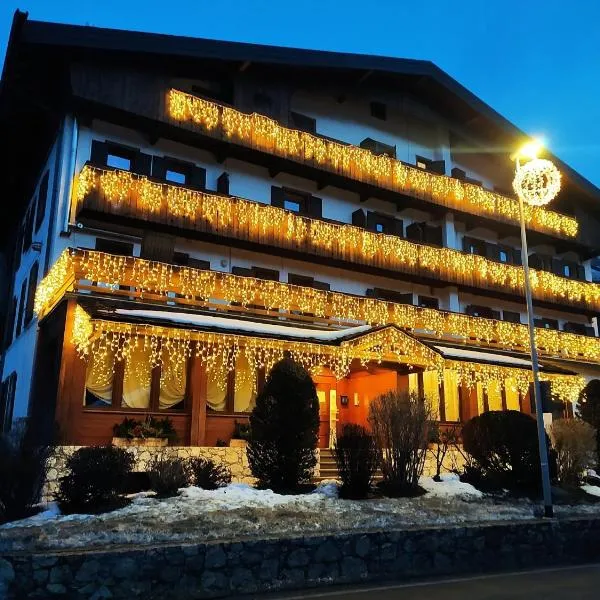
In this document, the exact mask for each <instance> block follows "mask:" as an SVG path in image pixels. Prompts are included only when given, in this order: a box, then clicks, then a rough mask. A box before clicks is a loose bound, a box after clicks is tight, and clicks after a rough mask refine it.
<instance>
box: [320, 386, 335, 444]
mask: <svg viewBox="0 0 600 600" xmlns="http://www.w3.org/2000/svg"><path fill="white" fill-rule="evenodd" d="M314 382H315V386H316V388H317V398H319V448H329V447H330V445H331V436H332V435H335V424H336V420H337V405H336V402H337V393H336V382H335V378H334V377H328V376H316V377H315V378H314Z"/></svg>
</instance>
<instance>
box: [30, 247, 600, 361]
mask: <svg viewBox="0 0 600 600" xmlns="http://www.w3.org/2000/svg"><path fill="white" fill-rule="evenodd" d="M91 282H97V283H96V284H95V291H96V292H97V293H102V294H107V293H109V294H110V293H113V292H114V293H117V292H118V291H119V290H120V287H121V286H125V287H126V288H128V294H131V293H136V294H137V295H139V297H140V298H141V299H142V300H144V299H147V300H148V301H159V302H170V303H177V302H181V303H182V304H185V305H188V306H198V307H205V306H207V305H208V304H209V303H210V302H211V301H213V302H214V301H220V302H223V301H225V304H222V303H221V304H220V307H221V308H222V309H224V310H226V309H227V307H228V306H229V304H230V303H234V302H235V303H237V304H239V305H240V306H241V307H248V306H249V305H257V306H264V307H265V309H266V310H269V311H276V312H275V313H274V315H276V316H278V317H282V316H287V317H289V318H290V319H293V318H294V315H293V314H291V313H292V311H300V312H302V313H308V314H312V315H315V317H317V318H326V319H330V320H331V321H332V322H333V323H334V324H335V323H336V322H338V323H340V324H348V323H368V324H370V325H387V324H394V325H397V326H398V327H401V328H403V329H409V330H412V331H417V332H418V333H421V334H423V333H425V334H428V335H431V336H437V337H440V338H441V337H443V336H452V337H453V339H454V341H457V340H460V339H462V340H465V341H467V342H469V341H470V339H471V338H472V339H473V343H481V344H486V345H490V344H494V345H499V346H501V347H503V348H506V349H513V350H518V351H526V352H527V351H529V334H528V330H527V326H526V325H521V324H517V323H509V322H507V321H496V320H494V319H486V318H483V317H472V316H470V315H465V314H461V313H449V312H444V311H440V310H436V309H432V308H421V307H417V306H412V305H409V304H395V303H393V302H387V301H384V300H377V299H375V298H366V297H361V296H351V295H348V294H343V293H341V292H331V291H324V290H318V289H315V288H310V287H302V286H296V285H291V284H288V283H283V282H279V281H268V280H261V279H255V278H253V277H240V276H236V275H231V274H229V273H223V272H220V271H206V270H201V269H193V268H190V267H179V266H173V265H169V264H165V263H157V262H152V261H147V260H144V259H141V258H134V257H125V256H115V255H111V254H104V253H102V252H97V251H93V250H92V251H89V250H76V249H70V250H65V252H64V253H63V254H62V255H61V256H60V258H59V260H58V261H57V262H56V263H55V264H54V266H53V267H52V268H51V269H50V271H49V273H48V275H47V276H46V277H45V278H44V279H43V280H42V281H41V282H40V284H39V286H38V289H37V292H36V296H35V311H36V314H37V315H38V316H40V315H43V314H45V313H46V312H48V311H49V310H50V308H51V307H52V306H53V304H54V303H55V301H56V300H58V296H59V293H60V291H61V290H67V289H68V290H74V291H77V290H79V289H81V288H82V287H83V288H86V287H87V286H90V285H91ZM212 306H214V304H213V305H212ZM217 307H218V306H217ZM536 340H537V343H538V350H539V351H540V353H541V354H542V355H544V356H552V357H558V358H572V359H578V360H582V361H586V362H593V363H600V339H599V338H596V337H588V336H584V335H577V334H574V333H569V332H566V331H556V330H553V329H543V328H537V329H536Z"/></svg>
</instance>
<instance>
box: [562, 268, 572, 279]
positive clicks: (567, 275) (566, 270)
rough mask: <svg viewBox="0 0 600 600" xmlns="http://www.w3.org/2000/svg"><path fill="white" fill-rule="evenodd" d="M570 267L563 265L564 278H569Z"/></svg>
mask: <svg viewBox="0 0 600 600" xmlns="http://www.w3.org/2000/svg"><path fill="white" fill-rule="evenodd" d="M571 273H572V271H571V266H570V265H563V275H564V276H565V277H571Z"/></svg>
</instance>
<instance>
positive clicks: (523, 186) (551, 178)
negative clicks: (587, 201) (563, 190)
mask: <svg viewBox="0 0 600 600" xmlns="http://www.w3.org/2000/svg"><path fill="white" fill-rule="evenodd" d="M513 189H514V190H515V193H516V194H517V195H518V196H521V198H523V202H526V203H527V204H531V205H533V206H544V205H545V204H548V202H550V201H551V200H552V199H554V198H556V196H557V194H558V192H559V191H560V171H559V170H558V169H557V168H556V167H555V166H554V165H553V164H552V163H551V162H550V161H549V160H546V159H543V158H534V159H533V160H530V161H528V162H526V163H525V164H524V165H519V166H518V168H517V172H516V174H515V178H514V181H513Z"/></svg>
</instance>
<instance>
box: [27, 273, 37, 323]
mask: <svg viewBox="0 0 600 600" xmlns="http://www.w3.org/2000/svg"><path fill="white" fill-rule="evenodd" d="M37 280H38V264H37V262H35V263H33V266H32V267H31V270H30V271H29V285H28V286H27V304H26V308H25V323H24V325H25V326H27V325H29V323H31V319H33V306H34V302H35V290H36V288H37Z"/></svg>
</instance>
